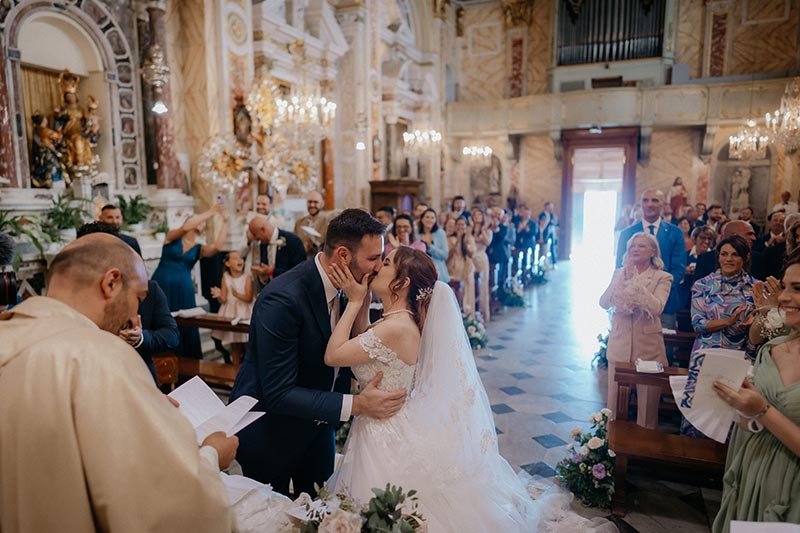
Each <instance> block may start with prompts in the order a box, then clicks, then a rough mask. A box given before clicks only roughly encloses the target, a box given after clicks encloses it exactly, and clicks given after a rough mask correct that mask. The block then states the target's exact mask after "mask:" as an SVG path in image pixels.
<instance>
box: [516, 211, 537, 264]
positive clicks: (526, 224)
mask: <svg viewBox="0 0 800 533" xmlns="http://www.w3.org/2000/svg"><path fill="white" fill-rule="evenodd" d="M515 224H516V229H517V238H516V242H514V248H516V253H517V254H523V258H524V257H525V254H527V252H528V250H532V249H533V247H534V245H535V240H536V236H537V229H536V225H535V223H534V222H533V220H531V209H530V207H528V206H527V205H525V204H523V205H521V206H520V207H519V219H517V221H516V223H515ZM523 260H524V259H523Z"/></svg>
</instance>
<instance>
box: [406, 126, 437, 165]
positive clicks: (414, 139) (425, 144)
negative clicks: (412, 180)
mask: <svg viewBox="0 0 800 533" xmlns="http://www.w3.org/2000/svg"><path fill="white" fill-rule="evenodd" d="M441 142H442V134H441V133H439V132H438V131H436V130H414V131H413V132H407V131H406V132H403V143H404V145H405V148H404V152H405V156H406V157H407V158H409V159H416V160H418V161H422V160H426V159H430V158H431V157H433V156H434V155H435V154H437V153H439V146H441Z"/></svg>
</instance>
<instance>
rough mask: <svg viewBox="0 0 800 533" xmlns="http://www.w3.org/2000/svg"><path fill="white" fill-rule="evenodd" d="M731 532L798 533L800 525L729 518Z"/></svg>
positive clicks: (799, 532)
mask: <svg viewBox="0 0 800 533" xmlns="http://www.w3.org/2000/svg"><path fill="white" fill-rule="evenodd" d="M731 533H800V525H797V524H786V523H783V522H742V521H740V520H731Z"/></svg>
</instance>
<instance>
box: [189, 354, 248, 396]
mask: <svg viewBox="0 0 800 533" xmlns="http://www.w3.org/2000/svg"><path fill="white" fill-rule="evenodd" d="M238 372H239V367H237V366H234V365H229V364H227V363H218V362H216V361H204V360H202V359H192V358H190V357H178V373H179V374H180V375H182V376H190V377H194V376H200V378H201V379H202V380H203V381H205V382H206V383H210V384H213V385H222V386H224V387H228V388H232V387H233V382H234V381H235V380H236V374H237V373H238Z"/></svg>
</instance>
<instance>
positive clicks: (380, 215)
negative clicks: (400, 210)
mask: <svg viewBox="0 0 800 533" xmlns="http://www.w3.org/2000/svg"><path fill="white" fill-rule="evenodd" d="M394 214H395V211H394V207H392V206H390V205H384V206H383V207H379V208H378V210H377V211H375V218H377V219H378V222H380V223H381V224H383V225H384V226H386V231H391V230H392V224H394Z"/></svg>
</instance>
